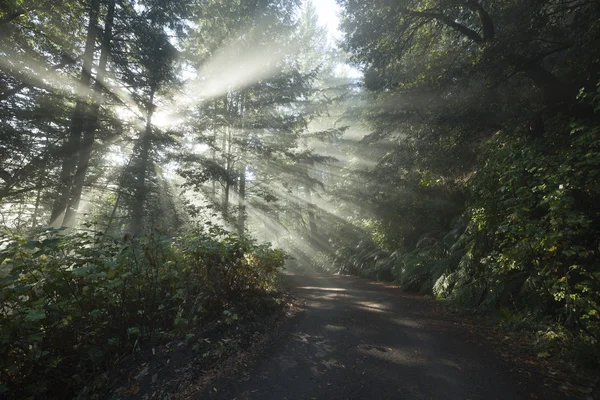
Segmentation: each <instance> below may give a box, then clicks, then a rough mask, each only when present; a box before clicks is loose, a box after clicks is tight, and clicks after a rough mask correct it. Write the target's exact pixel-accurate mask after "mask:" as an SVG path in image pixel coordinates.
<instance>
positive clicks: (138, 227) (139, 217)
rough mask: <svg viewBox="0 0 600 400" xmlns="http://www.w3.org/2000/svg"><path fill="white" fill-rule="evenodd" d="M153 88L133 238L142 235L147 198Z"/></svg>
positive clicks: (141, 159)
mask: <svg viewBox="0 0 600 400" xmlns="http://www.w3.org/2000/svg"><path fill="white" fill-rule="evenodd" d="M155 91H156V89H155V88H154V87H152V88H151V90H150V99H149V101H148V110H147V114H146V129H145V131H144V135H143V136H142V138H141V140H142V144H141V146H142V148H141V153H140V176H139V180H138V184H137V188H136V193H135V202H136V204H135V206H134V207H135V208H134V209H133V220H132V224H131V234H132V235H134V236H136V237H137V236H140V235H141V234H142V233H143V220H144V210H145V207H144V203H145V202H146V197H147V192H148V190H147V188H146V172H147V170H148V164H149V161H150V160H149V159H150V147H151V145H152V114H153V113H154V92H155Z"/></svg>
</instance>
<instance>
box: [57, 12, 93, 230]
mask: <svg viewBox="0 0 600 400" xmlns="http://www.w3.org/2000/svg"><path fill="white" fill-rule="evenodd" d="M99 11H100V0H91V4H90V14H89V17H90V20H89V25H88V30H87V37H86V42H85V50H84V55H83V67H82V70H81V78H80V80H79V82H80V84H81V86H82V87H89V86H90V82H91V79H92V64H93V60H94V51H95V44H96V36H97V34H98V32H97V31H98V28H97V23H98V14H99ZM85 118H86V104H85V99H78V100H77V104H76V105H75V110H74V112H73V117H72V119H71V134H70V136H69V139H68V141H67V143H66V144H65V146H64V155H63V156H64V160H63V164H62V168H61V171H60V186H59V188H58V192H59V193H58V196H57V198H56V199H55V201H54V205H53V207H52V214H51V215H50V226H51V227H53V228H59V227H60V226H61V225H62V222H63V215H64V213H65V211H66V209H67V205H68V202H69V196H70V194H71V184H72V178H73V175H74V174H75V172H76V168H77V149H78V148H79V147H80V142H81V134H82V132H83V128H84V120H85Z"/></svg>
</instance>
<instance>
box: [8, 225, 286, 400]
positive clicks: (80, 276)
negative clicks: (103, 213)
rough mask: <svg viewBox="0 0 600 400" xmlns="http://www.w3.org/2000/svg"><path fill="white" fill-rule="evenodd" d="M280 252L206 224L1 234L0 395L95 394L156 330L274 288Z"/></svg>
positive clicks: (209, 315) (210, 315) (183, 326)
mask: <svg viewBox="0 0 600 400" xmlns="http://www.w3.org/2000/svg"><path fill="white" fill-rule="evenodd" d="M284 259H285V255H284V253H283V252H282V251H280V250H278V249H272V248H270V247H269V246H268V245H266V244H265V245H259V244H256V243H255V242H254V241H252V240H250V239H248V238H245V237H238V236H234V235H231V234H229V233H228V232H226V231H223V230H221V229H220V228H218V227H215V226H210V227H209V228H208V229H206V230H199V231H195V232H192V233H189V234H187V235H182V236H178V237H166V236H161V235H159V234H153V235H150V236H147V237H142V238H139V239H135V240H133V241H122V240H115V239H113V238H110V237H106V236H103V235H102V234H99V233H94V232H81V233H75V234H69V235H66V234H64V232H59V231H55V230H48V231H44V232H41V233H40V234H39V235H37V236H36V237H35V238H26V237H7V236H5V237H2V238H0V267H1V280H0V313H1V314H0V319H1V328H0V344H1V347H2V348H1V350H0V352H1V353H0V355H1V356H0V360H1V361H0V382H2V383H1V384H0V392H1V393H0V394H1V395H3V396H7V397H8V398H15V399H16V398H19V399H24V398H45V399H52V398H57V399H58V398H69V397H73V396H74V395H75V394H76V393H78V392H80V391H81V390H84V389H85V391H86V393H88V394H93V393H96V392H99V391H100V390H101V389H102V388H103V387H104V386H105V385H106V383H107V382H106V380H107V377H108V376H109V373H110V371H111V369H113V368H114V367H115V366H116V365H118V363H119V362H120V360H121V359H122V358H123V356H124V355H125V354H130V353H131V352H132V351H134V352H135V351H136V350H139V349H141V348H143V347H144V345H145V343H147V342H150V341H151V340H152V338H153V337H156V336H157V335H161V334H164V333H169V334H173V333H175V334H179V335H181V336H182V337H185V336H186V333H188V332H190V331H192V330H194V329H197V328H198V327H199V326H202V324H205V323H207V322H208V321H210V320H211V319H214V318H222V317H223V316H225V317H226V319H230V320H231V321H230V322H232V323H234V322H235V320H236V319H237V315H236V314H235V313H233V312H232V311H230V307H231V304H232V303H233V302H234V301H235V302H239V301H243V299H244V298H248V299H249V301H248V302H247V303H248V304H255V305H256V307H260V306H261V304H262V303H261V302H260V301H256V300H255V299H256V298H257V294H261V293H262V294H263V295H268V294H269V293H270V292H272V291H273V290H274V289H275V284H276V278H277V271H278V270H279V268H281V267H282V266H283V263H284Z"/></svg>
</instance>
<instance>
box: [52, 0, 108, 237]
mask: <svg viewBox="0 0 600 400" xmlns="http://www.w3.org/2000/svg"><path fill="white" fill-rule="evenodd" d="M114 16H115V0H111V1H110V2H109V4H108V11H107V13H106V22H105V24H104V35H103V37H102V46H101V53H100V61H99V64H98V75H97V76H96V82H95V84H94V96H95V97H96V98H95V99H94V101H93V102H92V106H91V108H90V110H89V115H88V118H87V120H86V124H85V127H84V128H85V130H84V132H83V140H82V142H81V147H80V148H79V158H78V160H77V171H76V172H75V177H74V179H73V186H72V191H71V198H70V201H69V205H68V207H67V212H66V214H65V218H64V220H63V226H65V227H68V228H72V227H73V226H74V225H75V221H76V219H77V210H78V209H79V204H80V202H81V193H82V192H83V185H84V183H85V176H86V173H87V169H88V166H89V163H90V157H91V155H92V147H93V145H94V137H95V134H96V130H97V129H98V116H99V114H100V102H101V98H102V94H103V91H104V85H105V83H104V81H105V78H106V66H107V63H108V55H109V54H110V43H111V40H112V28H113V22H114Z"/></svg>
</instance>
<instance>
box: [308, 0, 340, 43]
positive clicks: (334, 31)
mask: <svg viewBox="0 0 600 400" xmlns="http://www.w3.org/2000/svg"><path fill="white" fill-rule="evenodd" d="M312 2H313V5H314V6H315V8H316V9H317V13H318V14H319V21H320V22H321V25H324V26H326V27H327V30H328V31H329V35H328V39H329V41H330V43H332V42H333V40H335V39H339V38H340V37H341V32H340V29H339V24H340V20H339V18H338V13H339V11H340V6H338V5H337V4H336V2H335V0H312Z"/></svg>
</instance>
